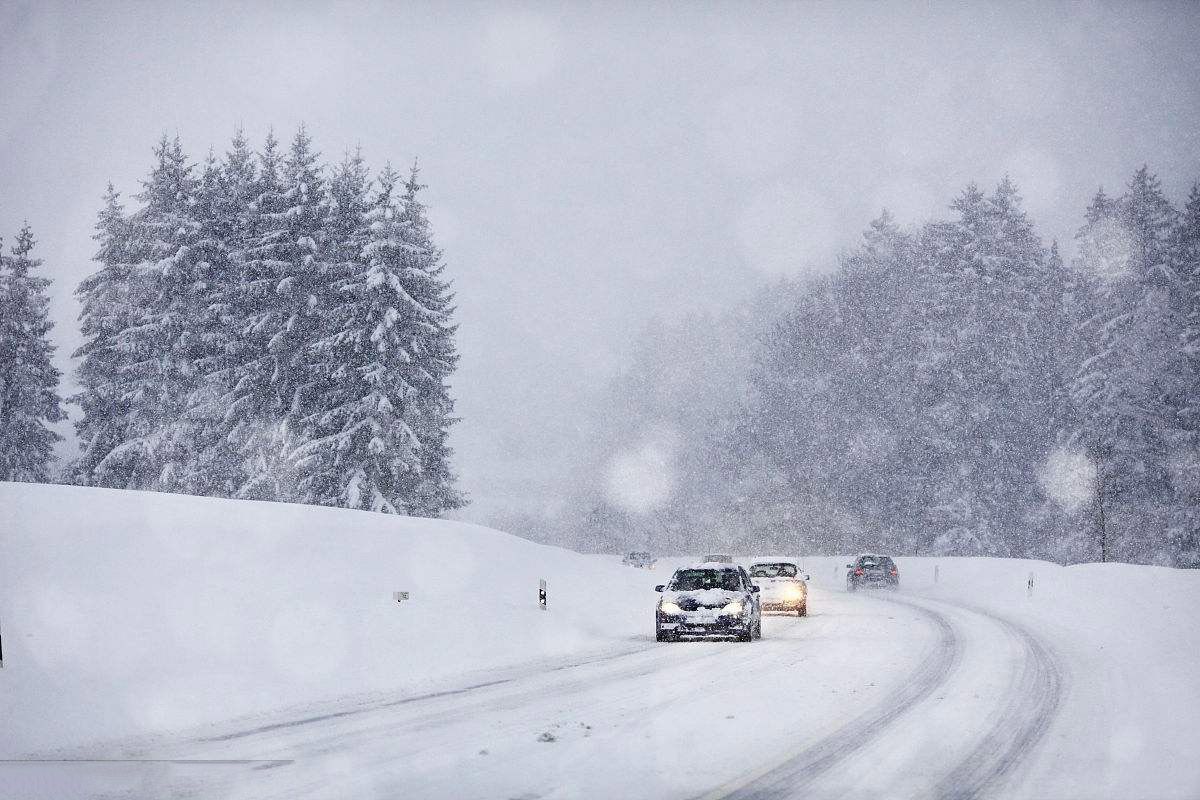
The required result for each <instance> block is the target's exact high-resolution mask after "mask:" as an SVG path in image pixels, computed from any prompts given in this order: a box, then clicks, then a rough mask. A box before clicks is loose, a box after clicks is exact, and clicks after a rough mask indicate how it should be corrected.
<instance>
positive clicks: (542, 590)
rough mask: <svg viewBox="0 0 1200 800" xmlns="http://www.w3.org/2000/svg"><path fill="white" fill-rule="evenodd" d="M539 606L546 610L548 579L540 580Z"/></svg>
mask: <svg viewBox="0 0 1200 800" xmlns="http://www.w3.org/2000/svg"><path fill="white" fill-rule="evenodd" d="M538 607H539V608H540V609H542V611H545V610H546V579H545V578H541V579H540V580H538Z"/></svg>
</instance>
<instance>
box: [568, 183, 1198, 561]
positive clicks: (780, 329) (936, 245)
mask: <svg viewBox="0 0 1200 800" xmlns="http://www.w3.org/2000/svg"><path fill="white" fill-rule="evenodd" d="M1076 250H1077V254H1078V255H1077V257H1075V258H1073V259H1072V260H1071V261H1070V263H1064V262H1063V259H1062V258H1061V257H1060V255H1059V252H1058V248H1057V246H1056V245H1055V244H1051V245H1050V246H1049V247H1047V246H1046V245H1045V243H1044V242H1043V241H1042V240H1041V239H1040V238H1039V237H1038V235H1037V233H1036V232H1035V230H1034V227H1033V223H1032V221H1031V220H1030V219H1029V217H1028V216H1027V214H1026V213H1025V212H1024V211H1023V210H1022V205H1021V200H1020V197H1019V194H1018V190H1017V187H1016V186H1014V185H1013V183H1011V182H1010V181H1008V180H1007V179H1006V180H1005V181H1003V182H1002V183H1001V184H1000V185H999V186H998V187H997V188H996V189H995V190H994V191H993V192H991V193H990V194H987V193H984V192H981V191H980V190H979V189H978V188H976V187H975V186H969V187H968V188H967V189H966V190H965V191H963V192H962V194H961V195H960V196H959V197H958V198H957V199H956V200H955V201H954V203H953V206H952V214H951V218H950V219H949V220H947V221H938V222H930V223H928V224H925V225H923V226H921V227H919V228H918V229H914V230H904V229H901V228H900V227H898V226H897V225H896V224H895V223H894V222H893V220H892V218H891V217H890V216H888V214H887V213H886V212H885V213H884V214H883V215H882V216H881V217H880V218H879V219H877V220H875V221H874V222H872V223H871V225H870V227H869V228H868V229H867V231H866V232H865V235H864V237H863V240H862V242H861V244H860V245H859V246H858V247H857V248H856V249H855V250H853V251H852V252H850V253H848V254H846V255H844V256H843V257H842V258H841V259H840V261H839V263H838V266H837V269H836V270H835V271H834V272H833V273H832V274H829V275H826V276H823V277H816V278H811V279H807V280H801V281H798V282H784V283H781V284H779V285H776V286H773V287H771V288H770V290H769V291H766V292H764V293H763V294H762V295H761V296H760V297H758V298H757V299H756V300H755V301H754V302H752V303H748V304H747V305H746V306H745V307H742V308H738V309H736V310H735V311H734V312H732V313H729V314H725V315H723V316H713V315H693V316H689V317H687V318H684V319H682V320H679V321H676V322H674V323H669V324H668V323H658V324H656V325H655V326H653V327H652V328H651V329H650V330H648V331H647V332H646V334H645V335H644V336H642V337H641V339H640V341H638V343H637V345H636V347H635V352H634V356H633V358H632V362H631V364H630V365H629V367H628V368H627V370H626V371H625V372H624V374H623V375H622V376H621V377H620V379H619V380H617V381H615V382H614V383H613V384H612V387H611V389H610V390H609V396H608V397H607V398H606V399H605V401H604V402H602V403H601V404H600V407H601V408H603V409H605V411H604V413H603V414H602V415H601V418H600V419H597V420H596V421H595V425H594V427H595V428H596V429H597V430H598V431H603V432H604V434H605V435H604V437H603V438H604V440H605V442H607V443H608V444H606V445H605V446H604V447H603V448H602V449H601V450H600V451H599V452H597V453H595V454H594V458H593V460H592V463H591V464H590V465H589V466H588V468H587V469H586V470H584V471H583V474H590V475H596V476H599V477H598V478H597V479H596V480H594V481H591V482H589V483H588V484H587V485H588V488H587V489H585V490H582V493H581V497H580V498H579V499H578V501H577V502H576V503H575V504H574V508H575V511H574V512H572V514H573V515H574V517H573V518H572V519H569V520H557V521H556V524H555V525H554V528H555V529H557V530H564V529H565V530H576V531H578V532H579V538H578V541H577V542H572V543H577V544H580V545H582V546H584V547H589V548H593V549H620V548H635V549H642V548H649V549H651V550H655V551H657V552H672V553H674V552H693V551H696V550H697V549H698V548H699V549H702V548H705V547H711V548H725V549H729V550H731V551H733V552H759V553H761V552H764V551H770V550H779V551H782V552H785V553H800V554H804V553H839V552H841V553H844V552H853V551H856V550H861V549H867V550H874V549H885V550H888V551H893V552H897V553H904V554H953V555H995V556H1032V557H1043V558H1050V559H1054V560H1058V561H1063V562H1071V561H1085V560H1099V559H1100V558H1101V530H1103V532H1104V539H1105V542H1104V544H1105V547H1106V551H1107V552H1106V554H1105V555H1106V557H1107V558H1110V559H1119V560H1123V561H1142V562H1155V563H1170V564H1180V565H1197V564H1200V552H1198V545H1200V541H1198V535H1200V189H1193V191H1192V193H1191V196H1190V197H1189V199H1188V201H1187V205H1186V207H1185V208H1184V209H1183V210H1182V212H1180V211H1177V210H1176V209H1174V208H1173V207H1172V206H1171V204H1170V203H1169V202H1168V201H1167V199H1166V198H1165V197H1164V195H1163V193H1162V191H1161V189H1160V185H1159V182H1158V180H1157V179H1156V178H1155V177H1154V176H1153V175H1151V174H1150V173H1149V172H1148V171H1147V170H1146V169H1142V170H1140V171H1138V172H1137V174H1136V175H1135V176H1134V177H1133V179H1132V180H1131V181H1130V183H1129V185H1128V187H1126V189H1125V190H1124V192H1123V193H1122V194H1121V195H1120V196H1118V197H1110V196H1109V195H1107V194H1105V193H1104V192H1103V191H1101V192H1099V193H1098V194H1097V195H1096V196H1095V198H1094V199H1093V200H1092V202H1091V204H1090V205H1089V206H1088V207H1087V209H1086V211H1085V212H1084V216H1083V224H1082V226H1081V228H1080V229H1079V232H1078V234H1077V236H1076ZM655 482H659V483H660V484H662V485H661V487H660V490H659V491H658V492H657V495H656V493H655V492H654V491H650V492H649V493H647V489H646V486H647V484H650V485H653V484H654V483H655Z"/></svg>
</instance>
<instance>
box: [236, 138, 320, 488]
mask: <svg viewBox="0 0 1200 800" xmlns="http://www.w3.org/2000/svg"><path fill="white" fill-rule="evenodd" d="M272 142H273V138H272V140H268V147H267V149H266V151H265V152H264V154H263V158H262V166H261V174H260V189H259V198H258V200H257V201H256V203H255V204H254V205H255V207H254V210H253V214H254V224H255V226H256V232H255V235H254V237H253V239H252V240H251V242H250V244H249V247H248V248H247V251H246V255H247V264H246V267H247V269H246V273H247V278H248V287H247V288H248V290H249V291H250V292H251V296H252V298H253V303H254V305H253V308H252V309H251V310H250V314H249V316H248V318H247V321H246V331H247V336H248V341H249V346H250V348H251V352H252V353H253V357H252V359H251V360H250V361H249V362H247V363H246V364H244V365H243V366H242V368H241V370H240V371H241V375H240V376H239V378H238V381H237V384H236V387H235V389H234V390H233V392H232V393H231V400H232V401H233V403H232V405H231V406H230V413H231V414H232V413H237V414H241V415H243V416H242V419H243V420H246V421H245V422H243V423H240V427H239V429H238V431H237V432H236V434H235V435H236V438H237V439H238V440H239V441H240V446H241V448H242V450H243V452H244V453H245V455H246V457H247V470H246V471H247V476H246V479H245V482H244V483H243V484H242V486H240V487H239V488H238V490H237V492H236V494H237V496H239V497H246V498H258V499H271V500H284V501H291V500H295V499H297V497H298V489H297V487H296V483H297V478H296V475H295V474H294V473H293V472H292V471H291V470H292V467H293V465H294V459H292V458H291V453H292V451H293V450H294V448H295V447H297V446H298V445H300V444H302V443H303V441H302V439H301V430H300V428H301V420H302V419H303V418H304V417H305V416H307V414H308V408H309V407H310V405H311V404H312V403H314V402H315V399H314V393H315V391H316V389H315V386H314V385H313V381H312V371H311V370H310V369H309V367H308V365H307V358H308V357H309V353H310V350H309V347H310V345H311V344H312V342H313V341H315V340H316V339H318V338H320V336H321V321H320V318H321V314H322V309H321V303H322V300H323V299H324V298H325V297H326V296H327V294H328V290H329V285H330V284H329V279H330V275H329V265H328V263H327V257H328V254H327V246H328V242H327V236H326V230H325V226H326V224H327V220H328V215H329V205H328V202H327V198H326V192H325V183H324V180H323V178H322V176H321V171H322V167H321V165H320V164H319V163H318V160H317V159H318V154H317V153H316V152H315V151H314V150H313V146H312V139H311V137H310V136H309V135H308V133H307V131H306V130H305V129H304V127H303V126H301V128H300V129H299V130H298V131H297V132H296V136H295V137H294V138H293V140H292V145H291V149H290V152H289V154H288V157H287V159H286V160H284V161H283V162H282V163H281V164H280V163H278V162H277V161H276V158H277V157H276V154H275V152H274V149H273V146H272ZM235 409H236V411H235Z"/></svg>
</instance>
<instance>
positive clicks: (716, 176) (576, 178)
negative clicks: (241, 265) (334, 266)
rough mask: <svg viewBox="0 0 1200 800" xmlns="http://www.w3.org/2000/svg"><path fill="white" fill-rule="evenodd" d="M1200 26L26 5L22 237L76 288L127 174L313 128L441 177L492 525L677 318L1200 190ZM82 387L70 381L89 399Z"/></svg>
mask: <svg viewBox="0 0 1200 800" xmlns="http://www.w3.org/2000/svg"><path fill="white" fill-rule="evenodd" d="M1198 43H1200V4H1197V3H1175V4H1160V5H1154V4H1148V3H1129V4H1105V3H1072V4H1061V5H1057V4H1056V5H1052V4H1047V3H1036V4H1028V5H1024V4H1017V3H1000V4H969V3H947V4H938V3H920V4H918V3H883V4H850V3H791V4H775V3H770V4H757V5H756V4H753V3H720V4H718V3H632V2H631V3H625V4H622V3H617V2H605V3H571V4H550V3H545V4H522V5H502V4H498V3H463V2H454V3H449V2H447V3H434V4H417V5H407V4H401V3H378V4H375V3H366V2H340V3H338V2H322V3H294V4H284V3H271V4H265V3H254V2H246V3H228V4H217V3H212V4H205V3H184V2H174V3H172V2H159V3H138V4H129V3H119V2H108V3H72V4H65V5H55V4H53V3H48V2H40V1H38V2H16V3H14V2H9V1H8V0H0V233H3V234H4V236H5V238H6V239H8V240H9V241H10V242H11V237H12V234H13V233H14V232H15V230H16V229H17V227H18V226H19V224H20V222H21V220H22V219H26V218H27V219H28V220H29V221H30V223H31V224H32V225H33V227H34V229H35V233H36V234H37V236H38V237H39V239H40V240H41V247H40V251H41V256H42V257H43V258H44V259H45V260H46V273H47V274H48V275H49V276H50V277H53V278H54V279H55V281H56V285H55V295H54V305H53V313H54V316H55V319H56V320H57V322H58V328H57V331H56V336H57V339H58V341H59V343H60V345H61V348H60V352H59V355H60V364H61V366H62V367H63V368H64V370H65V371H66V370H69V366H70V365H69V359H68V358H67V356H68V354H69V352H70V351H71V350H72V349H73V348H74V347H75V346H76V344H77V343H78V333H77V331H76V330H75V322H74V319H75V315H76V313H77V309H76V307H75V304H74V300H73V298H72V296H71V294H70V291H71V289H73V287H74V285H75V284H76V283H77V282H78V281H79V279H80V278H82V277H83V276H84V275H85V274H87V273H88V272H90V271H91V270H92V269H93V265H92V264H91V263H90V262H89V259H90V257H91V254H92V250H93V242H92V241H91V239H90V236H91V234H92V224H93V221H94V217H95V213H96V211H97V210H98V208H99V205H100V196H101V194H102V193H103V191H104V186H105V184H106V182H108V181H110V180H111V181H113V182H114V183H115V184H116V185H117V187H118V188H119V189H121V190H122V191H124V192H125V193H126V194H127V195H128V194H132V193H134V192H135V191H136V190H137V186H138V184H137V182H138V180H139V179H140V178H141V177H142V176H143V175H144V174H145V173H146V171H147V169H148V168H149V166H150V162H151V153H150V151H151V147H152V146H153V144H154V142H155V141H156V139H157V138H158V137H159V135H160V134H161V133H163V132H167V133H169V134H175V133H178V135H179V136H180V137H181V139H182V140H183V142H184V144H185V146H186V147H187V148H188V149H189V151H190V152H191V153H192V155H193V157H195V158H196V159H199V158H200V157H202V156H203V155H204V153H205V152H206V151H207V149H208V148H209V147H210V146H214V147H216V148H217V149H218V151H220V150H223V149H224V147H225V146H226V144H227V142H228V140H229V138H230V136H231V135H232V133H233V131H234V129H235V128H236V127H237V126H238V125H242V126H244V127H245V129H246V131H247V133H248V134H249V135H250V136H251V137H253V138H254V139H255V140H261V138H262V136H263V135H265V133H266V131H267V129H268V128H269V127H270V126H274V127H275V129H276V131H277V132H278V133H279V135H280V136H281V138H285V139H286V138H288V137H290V135H291V133H292V132H293V131H294V129H295V127H296V125H297V124H298V123H300V122H301V121H304V122H306V123H307V124H308V126H309V128H310V130H311V132H312V133H313V135H314V136H315V138H316V140H317V143H318V145H319V146H320V147H321V148H322V149H323V150H324V152H325V153H326V154H327V155H328V156H329V157H330V158H331V159H336V158H337V157H339V156H340V155H341V153H342V152H343V151H344V150H346V149H348V148H352V147H353V146H354V145H356V144H358V143H361V145H362V147H363V151H364V154H365V155H366V157H367V158H368V160H370V161H371V162H372V164H373V165H375V166H381V165H382V163H383V162H384V161H385V160H388V159H391V160H393V161H395V162H398V163H399V164H401V165H406V164H408V163H409V162H410V161H411V159H412V158H413V157H419V158H420V160H421V164H422V167H423V170H424V178H425V181H426V182H427V183H428V184H429V187H430V188H429V191H428V193H427V199H428V202H429V203H430V205H431V207H432V208H431V214H432V216H433V219H434V223H435V226H436V229H437V231H438V233H439V238H440V241H441V243H442V245H443V246H444V249H445V251H446V257H447V261H448V263H449V265H450V266H449V271H450V274H451V276H452V277H453V279H454V281H455V284H456V288H457V291H458V296H459V307H460V322H461V337H460V341H461V349H462V354H463V360H462V364H461V369H460V373H459V375H458V377H457V379H456V390H457V394H458V397H459V411H460V412H461V414H462V416H463V417H464V420H465V421H464V422H463V424H462V425H460V426H459V427H458V428H457V429H456V431H455V435H454V441H453V444H454V446H455V448H456V450H457V451H458V453H459V458H458V463H459V467H460V470H461V472H462V473H463V477H464V482H465V488H466V489H467V490H468V491H469V492H471V493H472V494H473V495H474V496H475V498H476V501H477V502H476V506H475V510H474V511H472V512H470V513H468V516H476V517H479V518H483V517H486V515H487V514H488V513H490V512H491V511H492V510H493V509H494V508H496V507H497V506H498V505H500V504H503V502H504V498H505V497H506V496H508V495H518V494H524V495H535V496H536V495H537V494H538V493H539V492H542V493H546V494H548V495H550V494H553V492H554V488H555V486H556V480H557V479H558V476H559V474H560V465H561V459H560V456H561V453H562V451H563V450H564V449H565V448H570V447H573V446H575V445H576V443H577V439H578V435H577V434H575V433H573V432H572V429H573V426H574V424H575V422H576V421H577V419H578V412H579V408H580V404H582V403H585V402H586V401H587V399H588V397H589V393H590V391H591V390H592V389H593V388H594V387H596V386H597V385H599V384H600V383H601V382H603V381H604V380H605V379H606V378H607V377H608V376H609V375H610V374H611V372H612V370H613V369H614V368H615V366H616V365H617V364H618V363H619V362H620V359H621V358H622V357H623V356H624V355H625V353H626V352H627V348H628V344H629V341H630V338H631V335H632V334H633V333H634V332H635V331H636V330H637V329H638V328H639V327H640V326H641V325H642V324H643V323H644V322H645V321H646V320H647V319H648V318H649V317H650V316H652V315H655V314H664V315H670V314H675V313H678V312H679V311H681V310H685V309H689V308H695V307H714V306H715V307H719V306H721V305H724V304H727V303H728V302H730V300H732V299H734V298H736V297H738V296H740V295H741V294H742V293H744V292H746V291H748V290H749V289H750V288H751V287H753V286H754V285H755V284H756V283H757V282H758V281H760V280H761V279H762V277H763V276H766V275H775V274H781V273H784V274H786V273H792V272H796V271H800V270H804V269H813V268H817V269H820V268H824V266H825V265H828V264H829V263H830V261H831V259H832V258H833V256H834V255H835V254H836V253H837V251H838V250H839V249H840V248H842V247H844V246H846V245H849V244H852V243H853V241H854V239H855V238H856V237H857V235H858V232H859V231H860V230H861V229H862V228H863V227H864V226H865V225H866V223H867V222H868V221H869V220H870V219H871V218H872V217H873V216H875V214H876V213H877V212H878V210H879V208H880V207H881V206H885V205H886V206H888V207H889V208H891V209H892V210H893V211H894V212H895V213H897V214H898V216H899V217H900V218H901V220H902V221H911V222H915V221H918V220H920V219H922V218H925V217H927V216H930V215H934V214H940V213H941V209H942V208H944V206H945V205H946V204H947V203H948V202H949V201H950V199H951V198H952V197H953V196H954V194H955V193H956V192H957V191H959V189H961V187H962V186H963V185H964V184H965V183H966V182H967V181H969V180H972V179H974V180H978V181H980V182H981V183H994V182H995V181H996V180H998V179H999V178H1000V177H1001V176H1002V175H1003V174H1004V173H1005V172H1008V173H1010V174H1011V175H1012V176H1013V177H1014V178H1015V179H1016V180H1017V182H1018V184H1019V185H1020V187H1021V188H1022V190H1023V192H1024V194H1025V195H1026V198H1027V201H1028V207H1029V208H1030V210H1031V212H1032V213H1033V214H1034V216H1035V219H1036V220H1037V222H1038V225H1039V229H1040V230H1041V232H1042V233H1043V235H1045V236H1047V237H1052V236H1053V237H1059V238H1066V239H1069V237H1070V236H1071V234H1072V233H1073V232H1074V230H1075V228H1076V227H1077V225H1078V224H1079V218H1080V216H1081V213H1082V208H1083V205H1084V204H1085V203H1086V201H1087V199H1088V197H1089V196H1090V194H1091V193H1092V192H1093V191H1094V190H1095V188H1096V186H1097V185H1098V184H1101V183H1103V184H1104V185H1105V186H1106V187H1111V188H1112V189H1114V190H1119V187H1120V185H1121V184H1123V183H1124V182H1125V181H1126V180H1127V178H1128V176H1129V175H1130V174H1131V173H1132V172H1133V170H1134V169H1135V168H1136V167H1138V166H1140V165H1141V164H1142V163H1148V164H1149V165H1150V166H1151V168H1152V169H1153V170H1155V171H1157V172H1158V173H1159V174H1160V176H1161V177H1162V178H1163V180H1164V183H1165V185H1166V188H1167V189H1168V191H1169V192H1170V193H1171V195H1172V197H1173V199H1175V200H1176V201H1179V200H1181V199H1182V197H1183V196H1184V194H1185V192H1186V190H1187V187H1188V185H1189V184H1190V182H1191V181H1193V180H1195V179H1197V178H1200V115H1198V111H1200V45H1198ZM67 389H68V390H69V389H70V386H68V387H67Z"/></svg>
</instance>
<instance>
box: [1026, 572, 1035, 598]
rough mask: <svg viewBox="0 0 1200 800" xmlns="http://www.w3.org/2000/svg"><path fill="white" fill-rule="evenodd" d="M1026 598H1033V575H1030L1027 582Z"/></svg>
mask: <svg viewBox="0 0 1200 800" xmlns="http://www.w3.org/2000/svg"><path fill="white" fill-rule="evenodd" d="M1025 596H1026V597H1033V573H1032V572H1031V573H1029V579H1028V580H1026V581H1025Z"/></svg>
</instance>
